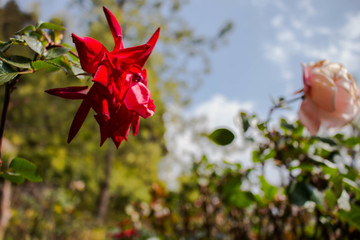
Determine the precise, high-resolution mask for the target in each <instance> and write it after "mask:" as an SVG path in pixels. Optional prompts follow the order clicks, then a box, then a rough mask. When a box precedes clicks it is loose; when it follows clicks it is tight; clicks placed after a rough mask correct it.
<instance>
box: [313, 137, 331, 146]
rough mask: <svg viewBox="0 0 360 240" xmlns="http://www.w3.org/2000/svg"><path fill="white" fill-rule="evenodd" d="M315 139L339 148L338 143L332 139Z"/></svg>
mask: <svg viewBox="0 0 360 240" xmlns="http://www.w3.org/2000/svg"><path fill="white" fill-rule="evenodd" d="M313 138H314V139H317V140H319V141H321V142H324V143H327V144H329V145H330V146H337V143H336V142H335V141H334V140H333V139H331V138H325V137H318V136H316V137H313Z"/></svg>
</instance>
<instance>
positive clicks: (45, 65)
mask: <svg viewBox="0 0 360 240" xmlns="http://www.w3.org/2000/svg"><path fill="white" fill-rule="evenodd" d="M31 65H32V67H33V69H34V70H35V71H37V70H40V69H45V71H46V72H53V71H57V70H59V69H61V66H58V65H55V64H53V63H51V62H48V61H42V60H38V61H34V62H32V64H31Z"/></svg>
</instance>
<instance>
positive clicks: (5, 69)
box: [0, 61, 18, 85]
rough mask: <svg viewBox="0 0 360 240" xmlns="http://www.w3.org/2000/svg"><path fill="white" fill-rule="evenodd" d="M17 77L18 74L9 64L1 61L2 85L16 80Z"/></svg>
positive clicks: (0, 74) (0, 78) (0, 76)
mask: <svg viewBox="0 0 360 240" xmlns="http://www.w3.org/2000/svg"><path fill="white" fill-rule="evenodd" d="M17 75H18V73H17V72H16V71H14V70H13V69H12V68H11V67H10V66H9V65H8V64H7V63H5V62H3V61H0V85H2V84H4V83H6V82H8V81H10V80H12V79H14V78H15V77H16V76H17Z"/></svg>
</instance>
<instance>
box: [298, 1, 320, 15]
mask: <svg viewBox="0 0 360 240" xmlns="http://www.w3.org/2000/svg"><path fill="white" fill-rule="evenodd" d="M298 6H299V8H300V10H304V11H305V14H307V15H311V16H312V15H315V14H316V10H315V8H314V7H313V6H312V5H311V0H301V1H299V2H298Z"/></svg>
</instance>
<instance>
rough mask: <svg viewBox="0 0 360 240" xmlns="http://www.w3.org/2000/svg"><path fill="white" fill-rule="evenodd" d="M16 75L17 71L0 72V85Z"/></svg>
mask: <svg viewBox="0 0 360 240" xmlns="http://www.w3.org/2000/svg"><path fill="white" fill-rule="evenodd" d="M17 75H18V74H17V73H0V85H3V84H5V83H7V82H9V81H11V80H13V79H14V78H16V76H17Z"/></svg>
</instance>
